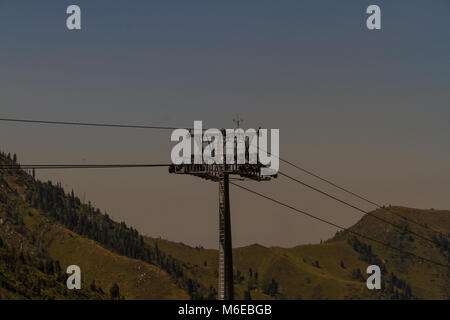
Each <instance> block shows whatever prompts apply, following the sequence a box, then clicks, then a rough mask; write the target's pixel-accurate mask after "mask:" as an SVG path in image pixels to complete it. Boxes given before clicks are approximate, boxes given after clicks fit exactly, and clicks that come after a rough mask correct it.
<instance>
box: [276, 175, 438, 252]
mask: <svg viewBox="0 0 450 320" xmlns="http://www.w3.org/2000/svg"><path fill="white" fill-rule="evenodd" d="M278 174H279V175H281V176H283V177H286V178H287V179H290V180H292V181H294V182H297V183H299V184H301V185H303V186H305V187H307V188H309V189H312V190H314V191H316V192H319V193H321V194H323V195H325V196H327V197H329V198H331V199H333V200H336V201H338V202H340V203H342V204H345V205H346V206H348V207H350V208H353V209H355V210H357V211H360V212H362V213H363V214H364V215H368V216H370V217H371V218H374V219H377V220H379V221H381V222H384V223H387V224H389V225H391V226H393V227H395V228H398V229H401V230H402V231H404V232H407V233H410V234H412V235H414V236H416V237H418V238H420V239H422V240H426V241H428V242H431V243H432V244H435V242H434V241H433V240H431V239H430V238H427V237H424V236H422V235H420V234H418V233H416V232H414V231H412V230H409V229H408V228H404V227H403V226H401V225H398V224H396V223H393V222H391V221H388V220H386V219H383V218H381V217H378V216H377V215H375V214H373V213H372V212H370V211H366V210H364V209H361V208H360V207H357V206H355V205H353V204H351V203H349V202H347V201H344V200H341V199H339V198H337V197H335V196H333V195H331V194H329V193H328V192H325V191H322V190H320V189H318V188H316V187H313V186H312V185H310V184H307V183H305V182H303V181H301V180H299V179H296V178H294V177H292V176H290V175H287V174H285V173H283V172H281V171H278Z"/></svg>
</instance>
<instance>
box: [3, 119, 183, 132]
mask: <svg viewBox="0 0 450 320" xmlns="http://www.w3.org/2000/svg"><path fill="white" fill-rule="evenodd" d="M0 121H5V122H23V123H35V124H54V125H69V126H86V127H110V128H131V129H157V130H175V129H179V128H175V127H165V126H146V125H132V124H111V123H93V122H72V121H48V120H30V119H17V118H0ZM185 129H190V128H185Z"/></svg>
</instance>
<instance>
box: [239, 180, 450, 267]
mask: <svg viewBox="0 0 450 320" xmlns="http://www.w3.org/2000/svg"><path fill="white" fill-rule="evenodd" d="M230 184H232V185H234V186H236V187H238V188H240V189H243V190H246V191H248V192H250V193H253V194H255V195H257V196H259V197H262V198H265V199H267V200H270V201H272V202H274V203H276V204H279V205H281V206H283V207H286V208H288V209H291V210H293V211H295V212H296V213H297V214H302V215H305V216H308V217H310V218H312V219H315V220H318V221H320V222H323V223H326V224H328V225H330V226H333V227H336V228H338V229H341V230H344V231H346V232H348V233H351V234H354V235H356V236H359V237H361V238H365V239H367V240H370V241H373V242H375V243H378V244H381V245H383V246H385V247H388V248H391V249H394V250H396V251H399V252H401V253H404V254H408V255H410V256H413V257H415V258H418V259H420V260H423V261H427V262H430V263H432V264H435V265H438V266H441V267H445V268H449V265H446V264H443V263H441V262H437V261H434V260H431V259H428V258H425V257H422V256H420V255H417V254H415V253H412V252H409V251H405V250H403V249H400V248H398V247H395V246H393V245H390V244H389V243H385V242H383V241H380V240H378V239H375V238H372V237H370V236H367V235H364V234H362V233H359V232H357V231H353V230H351V229H349V228H345V227H343V226H340V225H338V224H336V223H334V222H331V221H328V220H326V219H323V218H320V217H317V216H315V215H312V214H311V213H308V212H306V211H303V210H300V209H298V208H295V207H293V206H291V205H289V204H286V203H284V202H281V201H278V200H276V199H274V198H272V197H269V196H267V195H264V194H262V193H259V192H257V191H254V190H251V189H249V188H246V187H244V186H242V185H239V184H237V183H234V182H230Z"/></svg>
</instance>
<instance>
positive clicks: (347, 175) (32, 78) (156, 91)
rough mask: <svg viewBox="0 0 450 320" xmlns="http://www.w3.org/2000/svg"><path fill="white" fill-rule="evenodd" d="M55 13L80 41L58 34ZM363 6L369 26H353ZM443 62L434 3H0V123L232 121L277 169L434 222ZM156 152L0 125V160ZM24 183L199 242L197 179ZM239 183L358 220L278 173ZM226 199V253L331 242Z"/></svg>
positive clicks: (444, 116)
mask: <svg viewBox="0 0 450 320" xmlns="http://www.w3.org/2000/svg"><path fill="white" fill-rule="evenodd" d="M69 4H78V5H79V6H80V7H81V9H82V30H81V31H68V30H67V29H66V26H65V19H66V17H67V15H66V14H65V10H66V7H67V6H68V5H69ZM370 4H378V5H379V6H380V7H381V10H382V30H381V31H369V30H367V28H366V26H365V21H366V17H367V15H366V14H365V10H366V8H367V6H368V5H370ZM449 58H450V1H448V0H433V1H415V0H408V1H406V0H405V1H399V0H397V1H356V0H354V1H331V0H330V1H325V0H320V1H318V0H314V1H299V0H296V1H285V0H284V1H265V0H261V1H132V2H130V1H103V0H97V1H75V0H74V1H60V0H58V1H53V0H48V1H7V0H0V117H22V118H37V119H48V120H67V121H99V122H121V123H133V124H149V125H151V124H155V125H169V126H189V125H192V123H193V121H194V120H203V121H204V123H205V124H206V125H207V126H209V127H231V126H233V123H232V118H233V117H234V116H235V115H236V114H237V113H239V114H240V115H242V117H243V118H244V119H245V121H244V127H256V126H262V127H266V128H279V129H280V138H281V156H282V157H285V158H287V159H292V160H295V161H296V162H299V163H300V164H302V165H303V166H305V167H307V168H310V169H312V170H314V171H316V172H318V173H321V174H323V175H325V176H326V177H329V178H331V179H334V180H336V181H338V182H340V183H341V184H343V185H344V186H347V187H349V188H352V189H354V190H356V191H358V192H360V193H362V194H364V195H367V196H369V197H370V198H372V199H373V200H376V201H377V202H381V203H392V204H400V205H406V206H414V207H421V208H429V207H436V208H447V209H449V208H450V198H449V196H448V195H449V192H450V165H449V163H450V143H449V141H450V125H449V122H450V59H449ZM171 146H172V144H171V143H170V141H169V134H168V133H164V132H151V131H149V132H147V131H132V130H115V129H87V128H82V129H77V128H61V127H42V126H37V125H18V124H7V123H0V148H2V149H3V150H5V151H9V152H16V153H17V154H18V155H19V159H20V161H21V162H22V163H82V162H83V161H84V162H86V163H101V162H160V161H168V160H169V159H170V149H171ZM287 169H288V168H286V170H287ZM289 172H292V171H289ZM298 174H299V177H302V176H301V175H300V173H298ZM39 175H40V177H42V178H45V179H46V178H50V179H52V180H55V181H61V182H62V184H63V186H64V185H66V186H67V187H68V188H74V189H75V191H76V192H77V193H78V194H79V195H80V197H81V198H85V199H86V201H87V200H91V201H92V202H93V203H94V204H96V205H97V206H99V207H100V208H102V209H106V210H108V212H109V213H110V214H111V215H112V216H113V217H115V218H116V219H117V220H125V221H126V222H127V223H128V224H131V225H133V226H134V227H137V228H138V229H139V230H140V231H142V232H143V233H148V234H149V235H151V236H162V237H165V238H168V239H171V240H177V241H183V242H186V243H189V244H194V245H196V244H202V245H204V246H207V247H216V244H217V230H218V222H217V220H218V219H217V218H218V214H217V211H218V209H217V193H218V191H217V186H216V185H214V184H213V183H205V182H203V181H197V179H195V178H191V177H180V176H175V177H174V176H170V175H169V174H168V173H167V172H166V171H165V169H151V170H147V171H142V170H128V171H126V170H124V171H120V172H119V171H102V172H97V171H89V172H48V173H40V174H39ZM306 180H307V181H309V180H308V179H306ZM249 185H250V186H252V187H254V188H255V189H257V190H262V191H264V192H266V193H269V194H274V195H275V196H277V197H279V198H280V199H282V200H286V201H288V202H290V203H292V204H294V205H296V206H298V207H300V208H304V209H307V210H310V211H311V212H313V213H315V214H317V215H319V216H322V217H325V218H329V219H332V220H333V221H334V222H337V223H340V224H344V225H346V226H348V225H351V224H352V223H354V222H355V221H357V219H358V215H357V214H356V213H354V212H352V211H351V210H350V209H348V208H345V207H342V206H340V205H339V204H336V203H334V202H331V201H328V200H326V199H323V198H322V197H320V196H318V195H314V194H312V193H310V192H309V191H307V190H305V189H302V188H301V187H300V186H297V185H291V184H289V183H287V182H286V181H283V180H282V179H281V178H280V179H279V181H277V182H270V183H266V184H258V185H255V184H249ZM318 186H322V185H320V184H318ZM338 195H339V193H338ZM231 196H232V204H231V207H232V222H233V228H234V230H233V237H234V238H233V240H234V244H235V245H237V246H241V245H245V244H249V243H254V242H259V243H262V244H265V245H282V246H292V245H295V244H300V243H305V242H316V241H319V240H320V239H326V238H328V237H330V236H331V235H332V234H334V231H335V230H334V229H332V228H329V227H327V226H323V225H321V224H319V223H317V222H314V221H310V220H308V219H307V218H302V217H298V216H291V215H290V214H289V212H287V211H285V210H284V209H280V208H277V207H275V206H272V205H270V204H268V203H266V202H264V200H260V199H257V198H254V197H252V196H249V195H246V194H242V192H240V191H238V190H233V191H232V195H231ZM367 208H370V207H367ZM280 216H281V217H280Z"/></svg>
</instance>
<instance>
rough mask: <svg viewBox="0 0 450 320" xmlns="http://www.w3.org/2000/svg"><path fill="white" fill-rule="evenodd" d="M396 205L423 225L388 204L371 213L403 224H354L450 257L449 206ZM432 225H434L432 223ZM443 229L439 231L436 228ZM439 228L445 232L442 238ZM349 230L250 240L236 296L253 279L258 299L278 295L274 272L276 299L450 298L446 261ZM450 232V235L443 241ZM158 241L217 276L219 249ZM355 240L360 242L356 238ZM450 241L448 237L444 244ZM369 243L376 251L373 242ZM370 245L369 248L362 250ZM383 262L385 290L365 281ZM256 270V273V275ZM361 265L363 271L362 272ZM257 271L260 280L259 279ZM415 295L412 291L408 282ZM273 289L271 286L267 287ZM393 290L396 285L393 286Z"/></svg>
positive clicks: (203, 276)
mask: <svg viewBox="0 0 450 320" xmlns="http://www.w3.org/2000/svg"><path fill="white" fill-rule="evenodd" d="M389 210H390V211H393V212H395V213H397V214H400V215H402V216H405V217H407V219H409V220H413V221H416V222H418V223H420V224H422V225H424V226H428V228H422V227H420V226H417V225H415V224H413V223H408V222H405V219H403V218H401V217H399V216H397V215H395V214H392V213H389V212H386V211H384V210H382V209H379V210H376V211H374V212H373V213H372V214H373V215H377V216H379V217H381V218H383V219H386V220H389V221H391V222H392V223H394V224H396V225H400V226H402V228H403V229H399V228H396V227H393V226H390V225H386V224H385V223H382V222H381V221H379V220H376V219H374V218H372V217H370V216H366V217H364V218H363V219H361V220H360V221H359V222H358V223H357V224H356V225H354V226H353V227H352V228H351V230H354V231H356V232H358V233H360V234H365V235H369V236H370V237H373V238H376V239H379V240H381V241H384V242H387V243H389V244H391V245H392V246H396V247H399V248H401V249H403V250H406V251H409V252H412V253H415V254H417V255H421V256H423V257H427V258H429V259H431V260H434V261H437V262H440V263H442V264H448V230H450V211H442V210H441V211H439V210H418V209H409V208H403V207H390V208H389ZM405 228H406V230H412V231H413V232H416V233H417V234H419V235H421V236H423V237H427V238H430V239H432V240H433V242H432V243H430V242H428V241H425V240H422V239H417V238H416V237H415V236H411V235H410V234H409V233H408V232H406V231H405ZM431 228H433V230H431ZM436 231H437V232H436ZM439 234H441V235H442V237H443V238H442V239H441V240H439ZM356 239H357V240H355V237H354V236H353V235H352V234H349V233H347V232H341V233H338V234H337V235H336V236H335V237H333V238H332V239H330V240H329V241H327V242H326V243H323V244H314V245H301V246H296V247H293V248H279V247H271V248H266V247H263V246H261V245H257V244H255V245H251V246H248V247H243V248H236V249H234V250H233V262H234V266H235V269H236V270H235V272H236V273H237V270H239V272H240V274H241V276H242V277H244V279H243V280H241V281H236V282H235V286H236V292H237V298H241V299H242V298H243V297H244V292H245V291H246V290H248V287H249V285H248V283H249V281H250V282H251V284H250V287H251V288H252V289H251V290H250V294H251V297H252V298H260V299H264V298H273V297H270V296H269V295H267V294H264V293H263V291H267V290H264V285H265V284H267V283H270V282H271V280H272V279H274V280H275V281H276V282H277V283H278V292H279V293H278V294H275V295H274V297H275V298H285V299H395V298H402V299H406V298H408V299H410V298H411V299H415V298H419V299H448V298H450V283H449V273H448V270H446V268H443V267H440V266H436V265H434V264H430V263H428V262H425V261H420V260H418V259H417V258H413V257H411V256H408V255H405V254H402V253H399V252H398V251H396V250H393V249H390V248H386V247H385V246H382V245H379V244H376V243H373V242H371V241H369V240H366V239H364V238H358V237H356ZM443 239H446V240H443ZM146 241H147V242H149V243H151V244H152V245H153V246H155V245H157V246H158V247H159V248H160V249H161V250H163V251H165V252H167V253H168V254H170V255H172V256H174V257H175V258H177V259H179V260H181V261H184V262H185V263H186V264H188V265H191V266H192V273H191V274H192V276H193V277H196V279H198V280H199V281H200V282H202V283H204V285H205V286H209V285H213V286H215V285H216V284H215V282H216V275H217V272H216V270H217V260H218V259H217V257H218V253H217V251H216V250H210V249H203V248H192V247H189V246H186V245H184V244H182V243H174V242H170V241H167V240H161V239H150V238H148V239H146ZM355 241H356V242H355ZM445 243H446V244H445ZM369 246H370V248H371V249H370V251H368V249H367V248H369ZM362 248H366V249H362ZM371 264H379V265H380V267H381V266H382V267H383V268H384V269H386V271H385V272H384V274H383V276H382V279H384V280H385V282H384V284H383V285H384V288H385V290H383V291H382V292H379V291H370V290H368V289H367V288H366V283H365V280H364V279H366V278H367V275H366V274H365V270H366V269H367V267H368V266H369V265H371ZM250 269H251V270H252V274H253V276H252V277H250V272H249V271H250ZM358 270H359V272H358ZM255 272H257V273H258V281H257V283H256V285H255V280H254V279H255ZM408 286H409V287H410V288H411V295H410V296H407V295H405V290H407V289H406V287H408ZM266 289H267V288H266ZM391 290H392V291H391Z"/></svg>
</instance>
